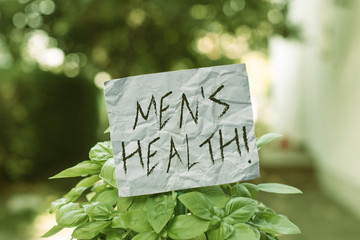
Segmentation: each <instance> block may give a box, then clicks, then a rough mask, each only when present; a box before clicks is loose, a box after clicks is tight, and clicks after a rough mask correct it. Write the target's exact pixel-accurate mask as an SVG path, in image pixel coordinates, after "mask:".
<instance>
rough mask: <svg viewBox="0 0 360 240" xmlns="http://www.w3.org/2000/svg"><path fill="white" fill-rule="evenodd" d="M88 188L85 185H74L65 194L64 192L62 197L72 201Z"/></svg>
mask: <svg viewBox="0 0 360 240" xmlns="http://www.w3.org/2000/svg"><path fill="white" fill-rule="evenodd" d="M86 189H88V188H87V187H74V188H72V189H71V190H70V191H69V192H68V193H67V194H65V196H64V198H65V199H66V201H67V202H74V201H76V200H77V199H78V198H79V197H80V196H81V194H83V192H85V190H86Z"/></svg>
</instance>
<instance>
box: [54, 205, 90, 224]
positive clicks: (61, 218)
mask: <svg viewBox="0 0 360 240" xmlns="http://www.w3.org/2000/svg"><path fill="white" fill-rule="evenodd" d="M87 221H88V216H87V215H86V213H85V212H84V209H82V208H79V204H77V203H68V204H66V205H64V206H62V207H61V208H60V209H59V210H58V212H57V213H56V222H57V224H58V225H59V226H62V227H76V226H79V225H81V224H83V223H85V222H87Z"/></svg>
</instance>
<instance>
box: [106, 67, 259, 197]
mask: <svg viewBox="0 0 360 240" xmlns="http://www.w3.org/2000/svg"><path fill="white" fill-rule="evenodd" d="M105 99H106V106H107V111H108V117H109V122H110V134H111V142H112V145H113V151H114V158H115V168H116V178H117V184H118V189H119V196H122V197H125V196H137V195H144V194H152V193H159V192H166V191H171V190H179V189H188V188H195V187H202V186H211V185H218V184H226V183H233V182H236V181H241V180H248V179H253V178H257V177H259V166H258V162H259V157H258V152H257V147H256V141H255V135H254V123H253V113H252V107H251V102H250V92H249V83H248V77H247V73H246V68H245V65H244V64H233V65H224V66H216V67H208V68H199V69H190V70H181V71H174V72H164V73H156V74H148V75H140V76H133V77H127V78H121V79H116V80H111V81H108V82H105Z"/></svg>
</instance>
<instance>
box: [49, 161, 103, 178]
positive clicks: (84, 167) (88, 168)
mask: <svg viewBox="0 0 360 240" xmlns="http://www.w3.org/2000/svg"><path fill="white" fill-rule="evenodd" d="M100 170H101V164H99V163H96V162H92V161H83V162H81V163H79V164H77V165H75V166H73V167H71V168H68V169H65V170H64V171H62V172H60V173H58V174H56V175H55V176H52V177H51V178H50V179H55V178H69V177H80V176H84V175H89V174H96V173H99V172H100Z"/></svg>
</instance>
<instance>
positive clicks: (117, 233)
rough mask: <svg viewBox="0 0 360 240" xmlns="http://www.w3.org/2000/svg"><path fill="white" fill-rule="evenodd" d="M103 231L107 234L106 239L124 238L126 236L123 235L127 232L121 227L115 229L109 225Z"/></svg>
mask: <svg viewBox="0 0 360 240" xmlns="http://www.w3.org/2000/svg"><path fill="white" fill-rule="evenodd" d="M101 233H103V234H104V235H105V236H106V240H123V239H124V238H123V237H122V235H123V234H124V233H125V231H124V230H121V229H113V228H111V227H107V228H106V229H104V230H101Z"/></svg>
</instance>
